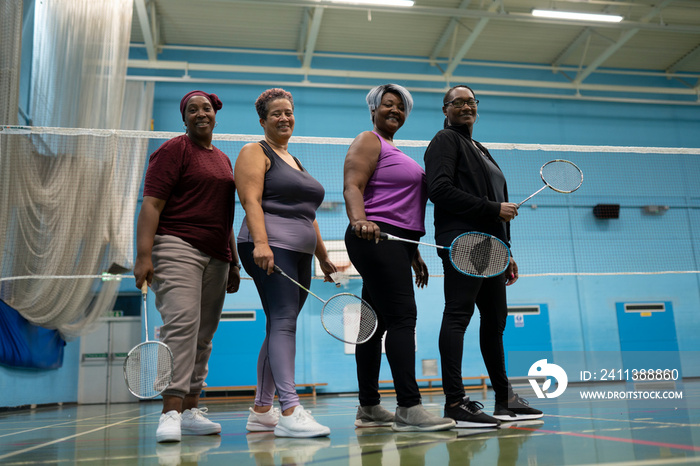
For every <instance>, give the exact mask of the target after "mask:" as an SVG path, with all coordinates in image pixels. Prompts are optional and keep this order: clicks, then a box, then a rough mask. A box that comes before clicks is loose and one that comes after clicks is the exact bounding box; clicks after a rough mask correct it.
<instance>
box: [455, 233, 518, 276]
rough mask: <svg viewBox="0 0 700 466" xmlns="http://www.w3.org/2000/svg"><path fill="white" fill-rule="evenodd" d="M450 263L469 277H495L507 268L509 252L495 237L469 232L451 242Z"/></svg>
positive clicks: (504, 244)
mask: <svg viewBox="0 0 700 466" xmlns="http://www.w3.org/2000/svg"><path fill="white" fill-rule="evenodd" d="M450 262H452V266H453V267H454V268H455V269H457V270H458V271H460V272H462V273H463V274H465V275H469V276H470V277H482V278H489V277H495V276H497V275H500V274H502V273H503V272H504V271H505V270H506V268H508V264H510V250H509V249H508V246H506V243H504V242H503V241H501V240H500V239H498V238H496V237H495V236H492V235H489V234H487V233H482V232H480V231H469V232H467V233H462V234H461V235H459V236H458V237H456V238H455V239H454V240H453V241H452V245H450Z"/></svg>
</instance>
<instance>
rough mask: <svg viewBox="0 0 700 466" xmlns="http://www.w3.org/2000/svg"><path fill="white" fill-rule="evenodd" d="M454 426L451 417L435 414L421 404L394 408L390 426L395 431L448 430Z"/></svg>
mask: <svg viewBox="0 0 700 466" xmlns="http://www.w3.org/2000/svg"><path fill="white" fill-rule="evenodd" d="M454 426H455V421H454V420H453V419H448V418H445V417H439V416H436V415H434V414H432V413H430V412H428V411H426V409H425V408H424V407H423V405H422V404H417V405H415V406H411V407H410V408H402V407H401V406H399V407H398V408H396V417H395V418H394V424H392V426H391V428H392V429H393V430H395V431H397V432H434V431H437V430H449V429H452V428H453V427H454Z"/></svg>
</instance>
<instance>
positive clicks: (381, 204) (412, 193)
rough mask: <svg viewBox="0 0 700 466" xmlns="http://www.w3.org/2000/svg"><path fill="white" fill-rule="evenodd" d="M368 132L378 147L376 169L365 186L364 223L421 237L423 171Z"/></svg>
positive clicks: (424, 195)
mask: <svg viewBox="0 0 700 466" xmlns="http://www.w3.org/2000/svg"><path fill="white" fill-rule="evenodd" d="M372 132H373V133H374V134H375V135H376V136H377V137H378V138H379V142H380V143H381V145H382V146H381V151H380V152H379V160H377V167H376V168H375V169H374V173H373V174H372V176H371V177H370V179H369V182H368V183H367V186H366V187H365V193H364V200H365V213H366V215H367V220H372V221H378V222H385V223H388V224H390V225H394V226H397V227H399V228H405V229H406V230H411V231H418V232H420V233H421V234H425V204H426V203H427V202H428V188H427V184H426V181H425V171H424V170H423V168H422V167H421V166H420V165H419V164H418V162H416V161H415V160H413V159H412V158H410V157H409V156H408V155H406V154H404V153H403V152H401V151H400V150H399V149H397V148H396V147H394V146H392V145H391V144H389V143H388V142H386V141H385V140H384V139H383V138H382V137H381V136H379V135H378V134H377V133H376V132H374V131H372Z"/></svg>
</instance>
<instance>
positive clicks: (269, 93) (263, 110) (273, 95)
mask: <svg viewBox="0 0 700 466" xmlns="http://www.w3.org/2000/svg"><path fill="white" fill-rule="evenodd" d="M277 99H287V100H288V101H289V103H290V104H292V110H294V98H293V97H292V94H291V92H288V91H285V90H284V89H281V88H279V87H275V88H272V89H268V90H266V91H265V92H263V93H262V94H260V96H258V98H257V100H256V101H255V110H256V111H257V112H258V116H259V117H260V118H261V119H263V120H267V113H268V111H269V109H268V105H269V103H270V102H272V101H273V100H277Z"/></svg>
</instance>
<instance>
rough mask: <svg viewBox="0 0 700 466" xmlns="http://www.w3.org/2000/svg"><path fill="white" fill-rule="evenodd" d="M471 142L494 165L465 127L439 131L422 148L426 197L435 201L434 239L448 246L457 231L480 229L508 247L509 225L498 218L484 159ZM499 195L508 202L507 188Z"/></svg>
mask: <svg viewBox="0 0 700 466" xmlns="http://www.w3.org/2000/svg"><path fill="white" fill-rule="evenodd" d="M474 145H476V146H478V147H479V148H480V149H481V150H482V151H483V153H484V154H485V155H486V156H487V157H488V158H489V159H490V160H491V161H492V162H493V163H494V165H496V166H497V167H498V164H496V161H495V160H494V159H493V157H491V154H489V151H488V150H487V149H486V148H485V147H484V146H482V145H481V144H479V143H478V142H476V141H472V139H471V134H470V133H469V128H468V127H467V126H448V127H446V128H445V129H443V130H441V131H439V132H438V133H437V134H436V135H435V137H433V140H432V141H430V144H429V145H428V148H427V149H426V150H425V157H424V160H425V174H426V178H427V182H428V197H429V198H430V200H431V201H432V202H433V204H435V239H436V241H437V243H438V244H442V245H449V244H450V243H451V242H452V240H453V239H454V238H455V237H456V236H457V235H459V234H461V233H464V232H467V231H480V232H483V233H488V234H490V235H493V236H495V237H497V238H499V239H500V240H502V241H503V242H504V243H506V244H507V245H508V247H510V224H509V223H504V222H502V221H501V219H500V217H499V216H498V214H499V213H500V210H501V206H500V203H499V202H496V201H495V200H494V199H495V196H494V188H493V184H492V183H491V179H490V177H489V174H488V168H487V167H486V162H485V161H484V160H483V158H482V157H481V155H480V154H479V153H478V150H477V149H476V147H474ZM499 170H500V167H499ZM503 191H504V192H503V195H504V198H505V200H506V202H507V201H508V187H507V186H504V189H503Z"/></svg>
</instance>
